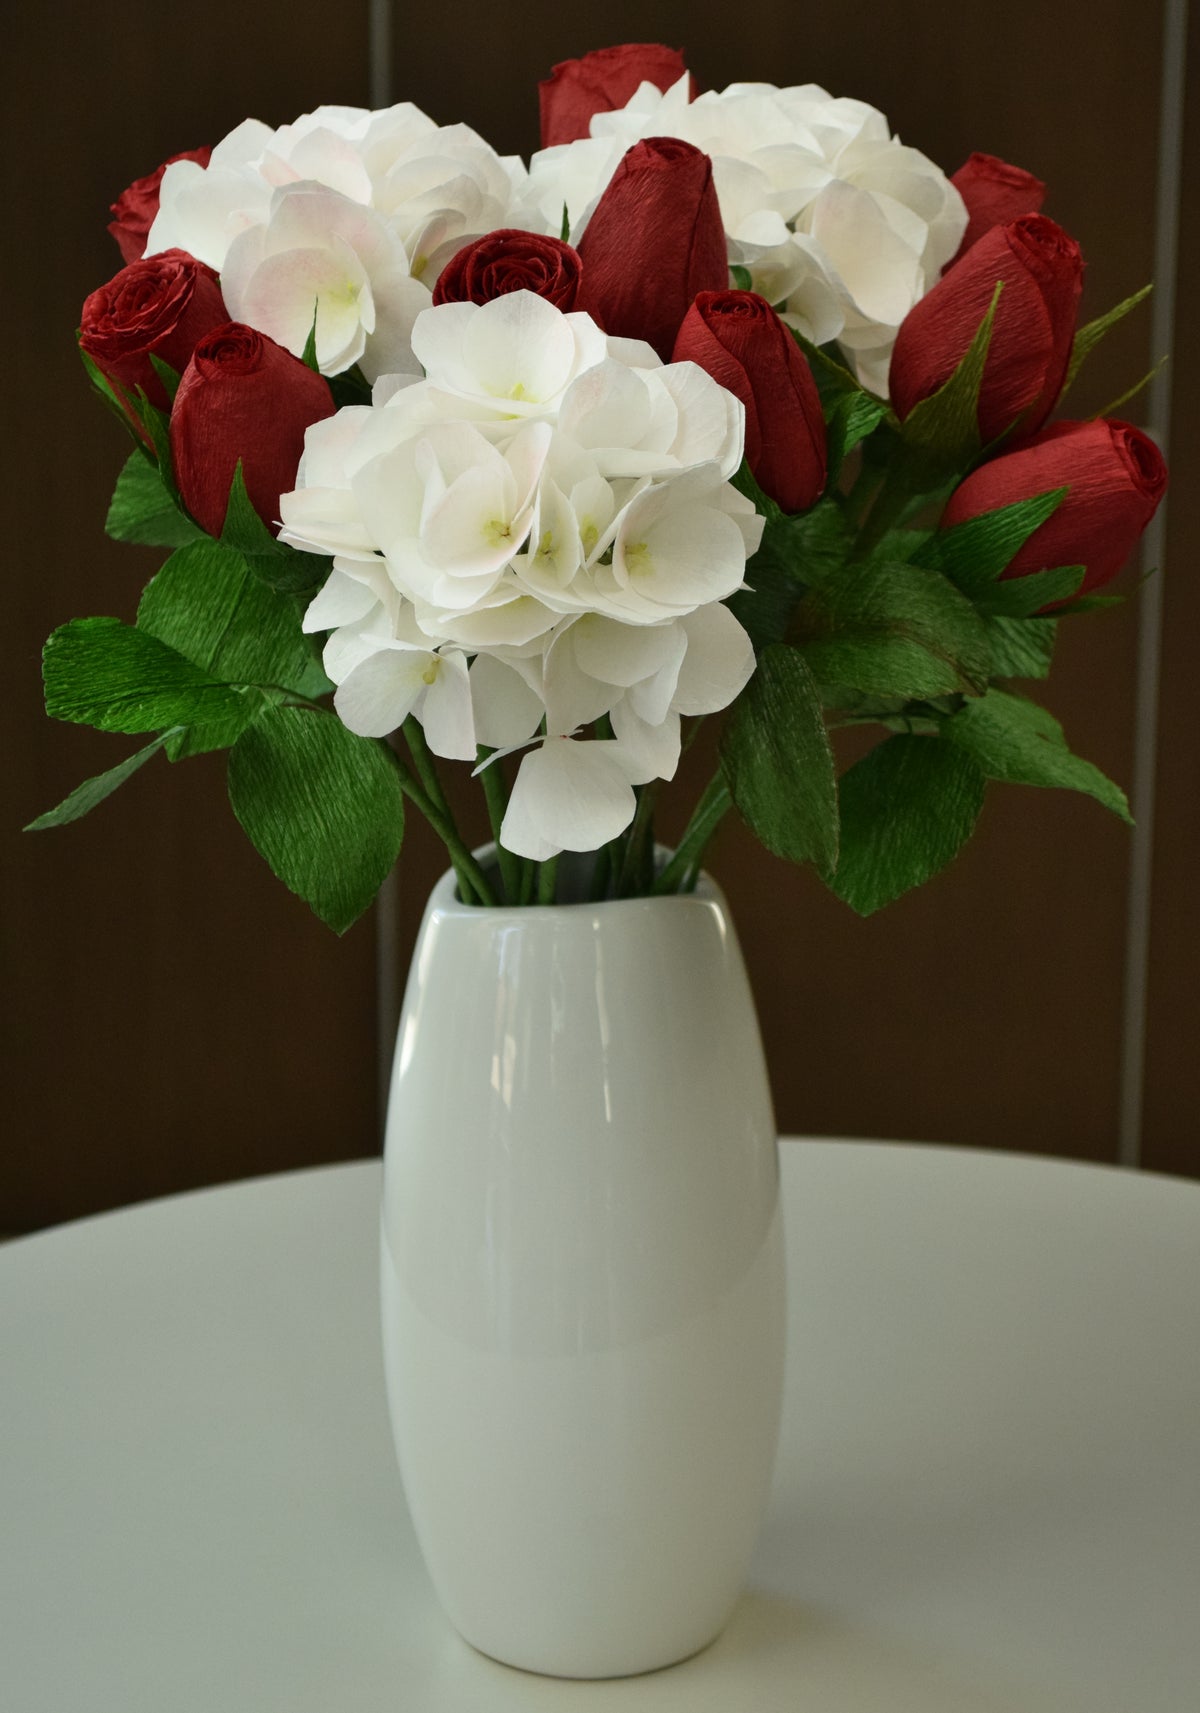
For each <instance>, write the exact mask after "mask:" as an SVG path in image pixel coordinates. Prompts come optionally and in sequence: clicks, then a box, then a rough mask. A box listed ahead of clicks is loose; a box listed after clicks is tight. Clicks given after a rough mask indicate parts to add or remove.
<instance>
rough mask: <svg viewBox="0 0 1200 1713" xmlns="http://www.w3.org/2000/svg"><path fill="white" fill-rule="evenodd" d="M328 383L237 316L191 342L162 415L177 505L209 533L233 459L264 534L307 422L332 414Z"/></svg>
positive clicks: (217, 521) (287, 485) (217, 529)
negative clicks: (167, 417) (167, 422)
mask: <svg viewBox="0 0 1200 1713" xmlns="http://www.w3.org/2000/svg"><path fill="white" fill-rule="evenodd" d="M333 411H334V403H333V395H332V394H331V392H330V390H329V386H328V383H327V382H326V381H325V380H324V378H323V377H322V376H321V375H318V374H315V373H314V372H313V370H312V369H310V368H309V367H308V366H307V364H305V363H302V362H301V361H300V359H299V358H298V357H293V356H292V354H291V352H290V351H285V350H284V348H283V346H282V345H277V344H276V343H275V341H274V340H273V339H268V338H267V336H266V334H265V333H258V332H256V331H255V329H254V328H253V327H244V326H242V324H241V323H240V322H237V321H230V322H227V323H226V324H225V325H224V326H223V327H218V328H217V329H216V330H215V332H212V333H210V334H209V335H208V336H207V338H205V339H202V340H201V341H200V343H199V344H198V345H197V346H196V349H195V352H194V353H193V356H192V360H191V362H190V363H189V365H188V367H187V370H186V372H185V373H184V376H183V379H182V380H181V381H180V383H179V391H178V392H177V393H176V395H175V405H174V409H173V410H172V412H171V430H170V432H171V460H172V463H173V465H174V469H175V480H176V482H177V483H178V484H179V492H180V495H181V496H182V498H183V503H184V505H185V506H186V507H187V509H188V511H189V512H190V513H191V514H192V516H193V517H194V518H195V520H196V522H197V523H198V524H199V525H200V527H201V529H205V530H207V531H208V533H209V534H210V535H215V536H219V535H220V533H221V530H222V528H223V526H224V523H225V511H226V507H227V505H228V503H229V489H230V486H231V484H232V482H233V477H234V472H235V470H236V469H237V466H238V461H239V459H240V460H241V465H242V476H243V478H244V480H245V483H246V492H247V494H248V495H249V497H250V503H251V505H253V507H254V509H255V511H256V512H257V513H258V515H259V517H261V518H262V520H263V522H264V523H265V524H267V526H268V527H269V528H270V529H271V530H272V531H273V532H276V533H277V532H278V529H279V523H278V519H279V496H280V494H282V493H288V492H290V491H291V489H292V488H294V487H295V485H296V468H297V466H298V464H299V463H300V454H301V453H302V452H303V450H304V431H305V429H306V428H307V427H308V426H309V424H310V423H314V422H320V420H321V419H322V418H323V417H326V416H332V415H333Z"/></svg>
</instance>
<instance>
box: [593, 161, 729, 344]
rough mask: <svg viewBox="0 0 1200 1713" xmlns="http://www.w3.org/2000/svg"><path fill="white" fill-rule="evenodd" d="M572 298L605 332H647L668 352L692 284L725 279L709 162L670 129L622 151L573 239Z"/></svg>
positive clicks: (720, 283) (719, 284)
mask: <svg viewBox="0 0 1200 1713" xmlns="http://www.w3.org/2000/svg"><path fill="white" fill-rule="evenodd" d="M579 257H580V260H581V261H582V263H583V269H584V283H583V291H582V293H581V295H580V299H579V307H580V309H586V310H587V311H588V313H589V314H590V315H592V316H593V317H594V319H595V320H596V321H597V322H599V324H600V326H601V327H603V329H604V331H605V332H606V333H613V334H617V335H619V336H621V337H622V338H627V339H645V340H646V341H647V342H648V343H649V344H651V345H653V347H654V349H655V350H656V351H657V352H658V354H659V356H660V357H661V358H662V359H663V361H664V362H669V361H670V356H671V351H672V349H673V347H674V344H675V335H676V334H677V333H678V332H679V328H680V325H681V323H682V321H683V318H684V316H685V315H686V314H687V312H688V310H689V309H690V308H691V306H692V303H693V302H694V300H695V297H696V294H697V292H702V291H721V290H722V289H723V288H724V287H725V286H727V285H728V284H729V259H728V252H727V250H726V248H725V228H724V226H723V225H722V223H721V209H720V206H719V204H718V202H717V192H716V189H715V187H714V185H713V175H712V162H711V161H710V160H709V158H708V156H707V155H706V154H704V153H703V152H702V151H701V150H700V149H695V148H693V147H692V145H691V144H690V143H684V142H682V141H680V139H679V138H677V137H647V138H646V139H645V140H644V141H643V142H640V143H635V144H634V145H633V147H632V148H631V149H629V150H628V151H627V152H626V154H625V155H624V156H623V158H622V160H621V163H620V165H619V166H618V167H617V170H616V172H615V173H614V174H613V176H612V178H611V180H610V181H609V185H608V189H607V190H606V191H605V192H604V194H603V196H602V197H601V198H600V200H599V202H598V203H597V204H596V208H595V211H594V213H593V214H592V217H591V219H590V220H589V221H588V223H587V226H586V228H585V230H584V233H583V237H582V238H581V239H580V240H579Z"/></svg>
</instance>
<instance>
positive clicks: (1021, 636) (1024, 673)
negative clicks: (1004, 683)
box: [985, 615, 1058, 678]
mask: <svg viewBox="0 0 1200 1713" xmlns="http://www.w3.org/2000/svg"><path fill="white" fill-rule="evenodd" d="M985 624H986V629H987V638H988V647H989V648H990V649H991V651H992V672H991V676H992V677H993V678H1047V677H1049V675H1050V665H1051V662H1052V661H1053V659H1054V644H1055V642H1056V641H1057V638H1058V622H1057V618H1053V619H1051V618H1032V619H1012V618H1005V617H1003V616H1002V615H997V616H994V617H992V618H989V619H987V620H986V621H985Z"/></svg>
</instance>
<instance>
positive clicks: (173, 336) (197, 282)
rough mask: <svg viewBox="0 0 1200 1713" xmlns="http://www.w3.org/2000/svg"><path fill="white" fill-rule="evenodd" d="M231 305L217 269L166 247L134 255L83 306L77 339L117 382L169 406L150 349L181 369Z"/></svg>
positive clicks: (128, 390)
mask: <svg viewBox="0 0 1200 1713" xmlns="http://www.w3.org/2000/svg"><path fill="white" fill-rule="evenodd" d="M228 319H229V311H228V310H227V309H226V307H225V303H224V300H223V299H222V297H221V288H220V286H219V285H218V283H217V276H216V274H214V273H213V271H212V269H211V268H207V267H205V265H204V263H203V262H198V261H197V260H196V258H195V257H194V256H189V255H188V254H187V252H186V251H185V250H164V251H163V252H162V254H161V255H158V256H150V257H148V258H147V259H146V260H145V261H141V262H131V263H130V265H129V266H128V267H127V268H122V269H121V271H120V273H119V274H117V275H116V276H115V277H114V278H113V279H111V280H110V281H109V282H108V284H107V285H105V286H101V287H100V289H99V291H94V292H93V293H92V295H91V296H90V297H89V298H88V300H87V302H86V303H85V304H84V306H83V314H82V317H81V326H80V332H79V343H80V345H81V346H82V348H83V350H85V351H86V352H87V354H88V356H89V357H90V358H91V359H92V361H93V362H94V363H95V365H96V367H97V368H98V369H99V370H100V371H101V373H102V374H103V375H104V376H105V377H106V378H107V379H108V380H110V381H111V382H112V383H113V385H114V386H115V387H117V388H118V389H121V390H123V391H124V392H125V393H127V394H129V395H130V397H133V396H134V395H135V389H136V388H138V387H141V388H142V390H143V392H144V393H145V394H146V397H147V398H148V399H149V400H150V402H151V404H156V405H157V406H158V407H159V409H160V410H166V409H167V408H168V406H169V402H170V401H169V400H168V398H167V393H166V389H165V387H164V386H163V384H162V382H161V381H160V380H159V378H158V376H157V375H156V374H155V372H154V369H153V366H152V365H151V362H150V353H151V352H153V353H154V355H155V356H156V357H159V358H161V359H162V361H163V362H164V363H169V364H170V366H171V368H173V369H175V370H177V371H178V372H180V373H182V372H183V370H184V369H186V368H187V366H188V363H189V361H190V359H191V355H192V352H193V351H194V350H195V349H196V345H197V343H198V342H199V340H201V339H203V337H204V335H205V334H206V333H209V332H211V331H212V329H213V328H214V327H219V326H220V325H221V323H222V322H223V321H228Z"/></svg>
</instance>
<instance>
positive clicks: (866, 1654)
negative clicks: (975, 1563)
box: [447, 1592, 1017, 1713]
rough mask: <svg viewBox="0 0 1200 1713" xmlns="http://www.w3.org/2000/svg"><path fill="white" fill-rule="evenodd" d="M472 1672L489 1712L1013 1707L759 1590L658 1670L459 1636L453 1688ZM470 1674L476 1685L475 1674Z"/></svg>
mask: <svg viewBox="0 0 1200 1713" xmlns="http://www.w3.org/2000/svg"><path fill="white" fill-rule="evenodd" d="M447 1664H449V1661H447ZM457 1668H461V1676H459V1671H458V1669H457ZM476 1672H481V1673H486V1674H487V1678H488V1681H487V1685H486V1696H484V1695H482V1694H481V1695H480V1698H479V1704H480V1705H486V1706H487V1708H488V1710H489V1713H517V1710H518V1709H520V1710H521V1713H526V1710H532V1713H538V1710H539V1709H541V1710H544V1713H555V1710H556V1709H564V1710H565V1709H567V1708H570V1709H580V1708H583V1707H585V1706H593V1705H594V1706H596V1707H597V1708H600V1707H603V1708H609V1707H612V1708H628V1709H631V1710H633V1709H636V1710H637V1713H642V1710H643V1709H644V1710H645V1713H655V1710H656V1709H661V1710H662V1713H671V1710H682V1709H686V1713H734V1710H736V1709H742V1708H745V1709H753V1713H797V1709H798V1708H811V1709H813V1710H814V1713H816V1710H820V1713H1014V1710H1015V1709H1016V1707H1017V1703H1016V1702H1015V1701H1013V1700H1011V1699H1007V1698H1005V1699H997V1697H996V1696H995V1695H994V1694H992V1693H988V1692H985V1691H984V1690H983V1689H981V1688H980V1687H978V1686H977V1685H972V1684H970V1683H965V1682H964V1681H963V1680H962V1679H961V1678H959V1677H956V1676H955V1675H953V1674H952V1673H951V1672H950V1671H948V1670H947V1669H945V1668H944V1667H943V1666H942V1665H941V1664H940V1663H939V1662H938V1661H936V1660H935V1659H932V1658H922V1657H921V1656H920V1655H919V1654H918V1653H916V1652H914V1650H913V1649H911V1648H909V1647H907V1646H905V1645H904V1644H902V1643H899V1642H895V1641H892V1640H890V1639H889V1638H887V1637H882V1636H878V1635H872V1634H870V1633H869V1632H866V1631H863V1630H861V1629H855V1628H854V1627H853V1626H851V1625H849V1624H847V1623H845V1622H843V1621H842V1620H840V1619H839V1618H837V1617H836V1616H834V1615H832V1614H829V1613H825V1612H820V1611H817V1610H815V1609H814V1608H812V1607H808V1606H802V1605H800V1604H798V1603H797V1602H795V1601H790V1600H782V1599H779V1598H777V1597H775V1596H773V1595H768V1594H760V1593H756V1592H750V1593H747V1594H745V1595H743V1597H742V1599H741V1600H740V1602H739V1603H738V1606H737V1608H736V1610H735V1611H734V1614H733V1617H732V1618H731V1619H730V1621H729V1624H728V1625H727V1626H726V1628H725V1630H724V1631H723V1632H722V1634H721V1635H720V1636H719V1637H718V1638H717V1640H716V1641H715V1642H714V1643H713V1644H712V1646H711V1647H708V1648H705V1650H704V1651H703V1653H699V1654H696V1655H695V1656H694V1657H693V1658H692V1659H689V1660H685V1661H683V1663H682V1664H680V1665H675V1666H668V1667H667V1668H666V1669H665V1670H664V1671H658V1672H652V1673H649V1674H648V1675H646V1676H643V1677H626V1678H614V1679H607V1680H605V1681H603V1682H573V1681H569V1680H566V1679H562V1678H548V1677H535V1676H531V1675H529V1674H528V1673H525V1672H520V1671H515V1670H513V1669H512V1668H511V1667H509V1666H503V1665H498V1664H496V1662H495V1661H494V1660H489V1659H486V1658H485V1657H484V1656H483V1655H482V1654H476V1653H474V1652H473V1650H470V1649H468V1648H467V1646H466V1644H465V1643H464V1644H463V1646H462V1654H461V1655H460V1656H459V1658H458V1659H457V1660H456V1662H455V1668H454V1670H453V1675H454V1676H455V1677H456V1678H458V1682H457V1685H456V1687H457V1688H458V1689H459V1691H460V1692H462V1693H463V1694H467V1695H469V1692H470V1682H471V1679H472V1678H473V1677H475V1674H476ZM475 1681H476V1685H477V1687H478V1689H479V1690H480V1691H482V1689H483V1684H482V1682H481V1680H480V1679H479V1678H477V1677H475ZM463 1705H464V1706H466V1705H468V1702H467V1701H465V1700H464V1702H463Z"/></svg>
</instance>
